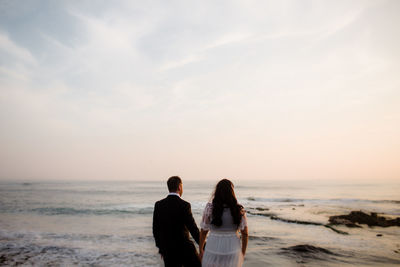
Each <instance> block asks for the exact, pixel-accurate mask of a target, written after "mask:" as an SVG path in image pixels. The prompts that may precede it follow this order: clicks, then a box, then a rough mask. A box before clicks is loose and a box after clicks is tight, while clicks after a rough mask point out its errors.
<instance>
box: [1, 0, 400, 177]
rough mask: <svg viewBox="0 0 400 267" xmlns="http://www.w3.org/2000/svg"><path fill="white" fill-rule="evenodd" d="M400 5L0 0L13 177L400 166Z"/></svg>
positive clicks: (7, 173)
mask: <svg viewBox="0 0 400 267" xmlns="http://www.w3.org/2000/svg"><path fill="white" fill-rule="evenodd" d="M399 14H400V1H397V0H393V1H384V0H372V1H368V0H361V1H355V0H354V1H349V0H344V1H336V0H335V1H322V0H315V1H307V0H304V1H297V0H293V1H281V0H279V1H278V0H277V1H164V0H160V1H130V0H128V1H72V0H71V1H36V0H34V1H19V0H10V1H8V0H0V180H32V179H33V180H57V181H58V180H136V179H139V180H160V179H166V178H167V177H169V176H171V175H180V176H181V177H182V178H183V179H184V180H190V179H193V180H200V179H204V180H208V179H210V180H216V179H220V178H223V177H228V178H232V179H235V180H244V179H249V180H257V179H263V180H296V179H317V180H331V179H338V180H399V179H400V30H399V29H400V15H399Z"/></svg>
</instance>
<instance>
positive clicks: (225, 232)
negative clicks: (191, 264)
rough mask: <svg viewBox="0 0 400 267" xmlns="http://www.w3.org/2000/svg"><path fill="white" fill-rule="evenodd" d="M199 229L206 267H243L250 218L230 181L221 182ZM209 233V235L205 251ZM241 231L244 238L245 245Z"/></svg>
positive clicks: (202, 254) (201, 253) (206, 209)
mask: <svg viewBox="0 0 400 267" xmlns="http://www.w3.org/2000/svg"><path fill="white" fill-rule="evenodd" d="M200 227H201V231H200V242H199V247H200V257H201V258H202V266H203V267H217V266H218V267H228V266H229V267H231V266H242V264H243V259H244V255H245V253H246V247H247V240H248V230H247V217H246V212H245V210H244V209H243V206H242V205H240V204H238V202H237V199H236V196H235V192H234V191H233V184H232V182H231V181H229V180H227V179H223V180H221V181H219V182H218V184H217V186H216V187H215V192H214V197H213V200H212V203H208V204H207V205H206V208H205V210H204V213H203V219H202V221H201V224H200ZM208 231H210V235H209V236H208V239H207V245H206V247H205V250H204V243H205V240H206V237H207V234H208ZM238 231H240V233H241V235H242V246H240V238H239V235H238Z"/></svg>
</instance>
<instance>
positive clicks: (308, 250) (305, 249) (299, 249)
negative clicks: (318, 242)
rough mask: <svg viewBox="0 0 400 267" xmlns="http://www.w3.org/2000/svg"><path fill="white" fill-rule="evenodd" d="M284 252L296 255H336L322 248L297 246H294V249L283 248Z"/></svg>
mask: <svg viewBox="0 0 400 267" xmlns="http://www.w3.org/2000/svg"><path fill="white" fill-rule="evenodd" d="M282 249H283V250H289V251H293V252H296V253H301V254H303V253H306V254H309V253H311V254H312V253H324V254H330V255H334V253H333V252H331V251H329V250H327V249H325V248H320V247H315V246H312V245H297V246H292V247H288V248H282Z"/></svg>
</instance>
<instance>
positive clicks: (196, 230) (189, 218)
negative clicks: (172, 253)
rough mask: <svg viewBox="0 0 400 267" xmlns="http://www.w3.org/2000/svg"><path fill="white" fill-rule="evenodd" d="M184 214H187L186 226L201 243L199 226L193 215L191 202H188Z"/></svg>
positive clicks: (197, 241)
mask: <svg viewBox="0 0 400 267" xmlns="http://www.w3.org/2000/svg"><path fill="white" fill-rule="evenodd" d="M184 216H185V226H186V227H187V229H188V230H189V232H190V234H191V235H192V237H193V239H194V240H195V241H196V243H197V244H199V235H200V234H199V228H198V227H197V225H196V222H195V221H194V218H193V215H192V209H191V208H190V203H187V206H186V209H185V214H184Z"/></svg>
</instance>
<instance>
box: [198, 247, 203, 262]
mask: <svg viewBox="0 0 400 267" xmlns="http://www.w3.org/2000/svg"><path fill="white" fill-rule="evenodd" d="M203 255H204V250H202V249H201V250H200V253H199V257H200V260H201V259H203Z"/></svg>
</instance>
